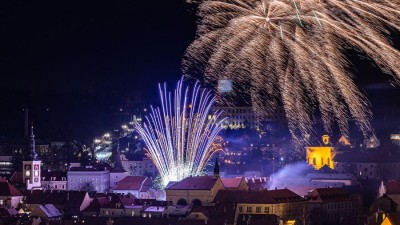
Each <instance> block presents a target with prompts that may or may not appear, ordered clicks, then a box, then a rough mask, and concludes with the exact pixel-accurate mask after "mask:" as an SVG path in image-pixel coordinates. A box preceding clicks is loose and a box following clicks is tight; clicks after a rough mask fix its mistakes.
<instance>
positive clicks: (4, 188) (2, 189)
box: [0, 182, 23, 196]
mask: <svg viewBox="0 0 400 225" xmlns="http://www.w3.org/2000/svg"><path fill="white" fill-rule="evenodd" d="M0 196H23V195H22V194H21V192H20V191H18V190H17V189H16V188H15V187H14V186H12V185H11V184H10V183H8V182H0Z"/></svg>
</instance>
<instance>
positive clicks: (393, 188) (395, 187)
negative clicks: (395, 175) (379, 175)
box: [385, 180, 400, 195]
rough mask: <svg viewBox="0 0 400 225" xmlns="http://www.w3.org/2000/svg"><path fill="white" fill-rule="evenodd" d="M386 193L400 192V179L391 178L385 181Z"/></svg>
mask: <svg viewBox="0 0 400 225" xmlns="http://www.w3.org/2000/svg"><path fill="white" fill-rule="evenodd" d="M385 187H386V194H389V195H390V194H400V181H397V180H390V181H387V182H385Z"/></svg>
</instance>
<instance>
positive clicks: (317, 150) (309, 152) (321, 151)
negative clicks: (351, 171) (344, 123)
mask: <svg viewBox="0 0 400 225" xmlns="http://www.w3.org/2000/svg"><path fill="white" fill-rule="evenodd" d="M335 154H336V152H335V148H334V147H333V145H332V144H331V142H330V138H329V136H328V135H323V136H322V143H321V142H317V143H314V144H311V146H307V147H306V162H307V163H308V164H309V165H311V166H313V167H314V169H316V170H318V169H320V168H321V167H323V166H325V165H327V166H329V167H330V168H331V169H333V168H334V164H333V160H332V159H333V157H334V156H335Z"/></svg>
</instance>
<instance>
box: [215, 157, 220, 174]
mask: <svg viewBox="0 0 400 225" xmlns="http://www.w3.org/2000/svg"><path fill="white" fill-rule="evenodd" d="M218 177H219V165H218V158H215V165H214V178H218Z"/></svg>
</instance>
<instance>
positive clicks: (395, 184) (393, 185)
mask: <svg viewBox="0 0 400 225" xmlns="http://www.w3.org/2000/svg"><path fill="white" fill-rule="evenodd" d="M384 195H386V196H388V197H389V198H391V199H393V201H395V202H396V203H397V204H398V205H400V181H397V180H389V181H385V182H384V181H382V182H381V185H379V189H378V197H382V196H384Z"/></svg>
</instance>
